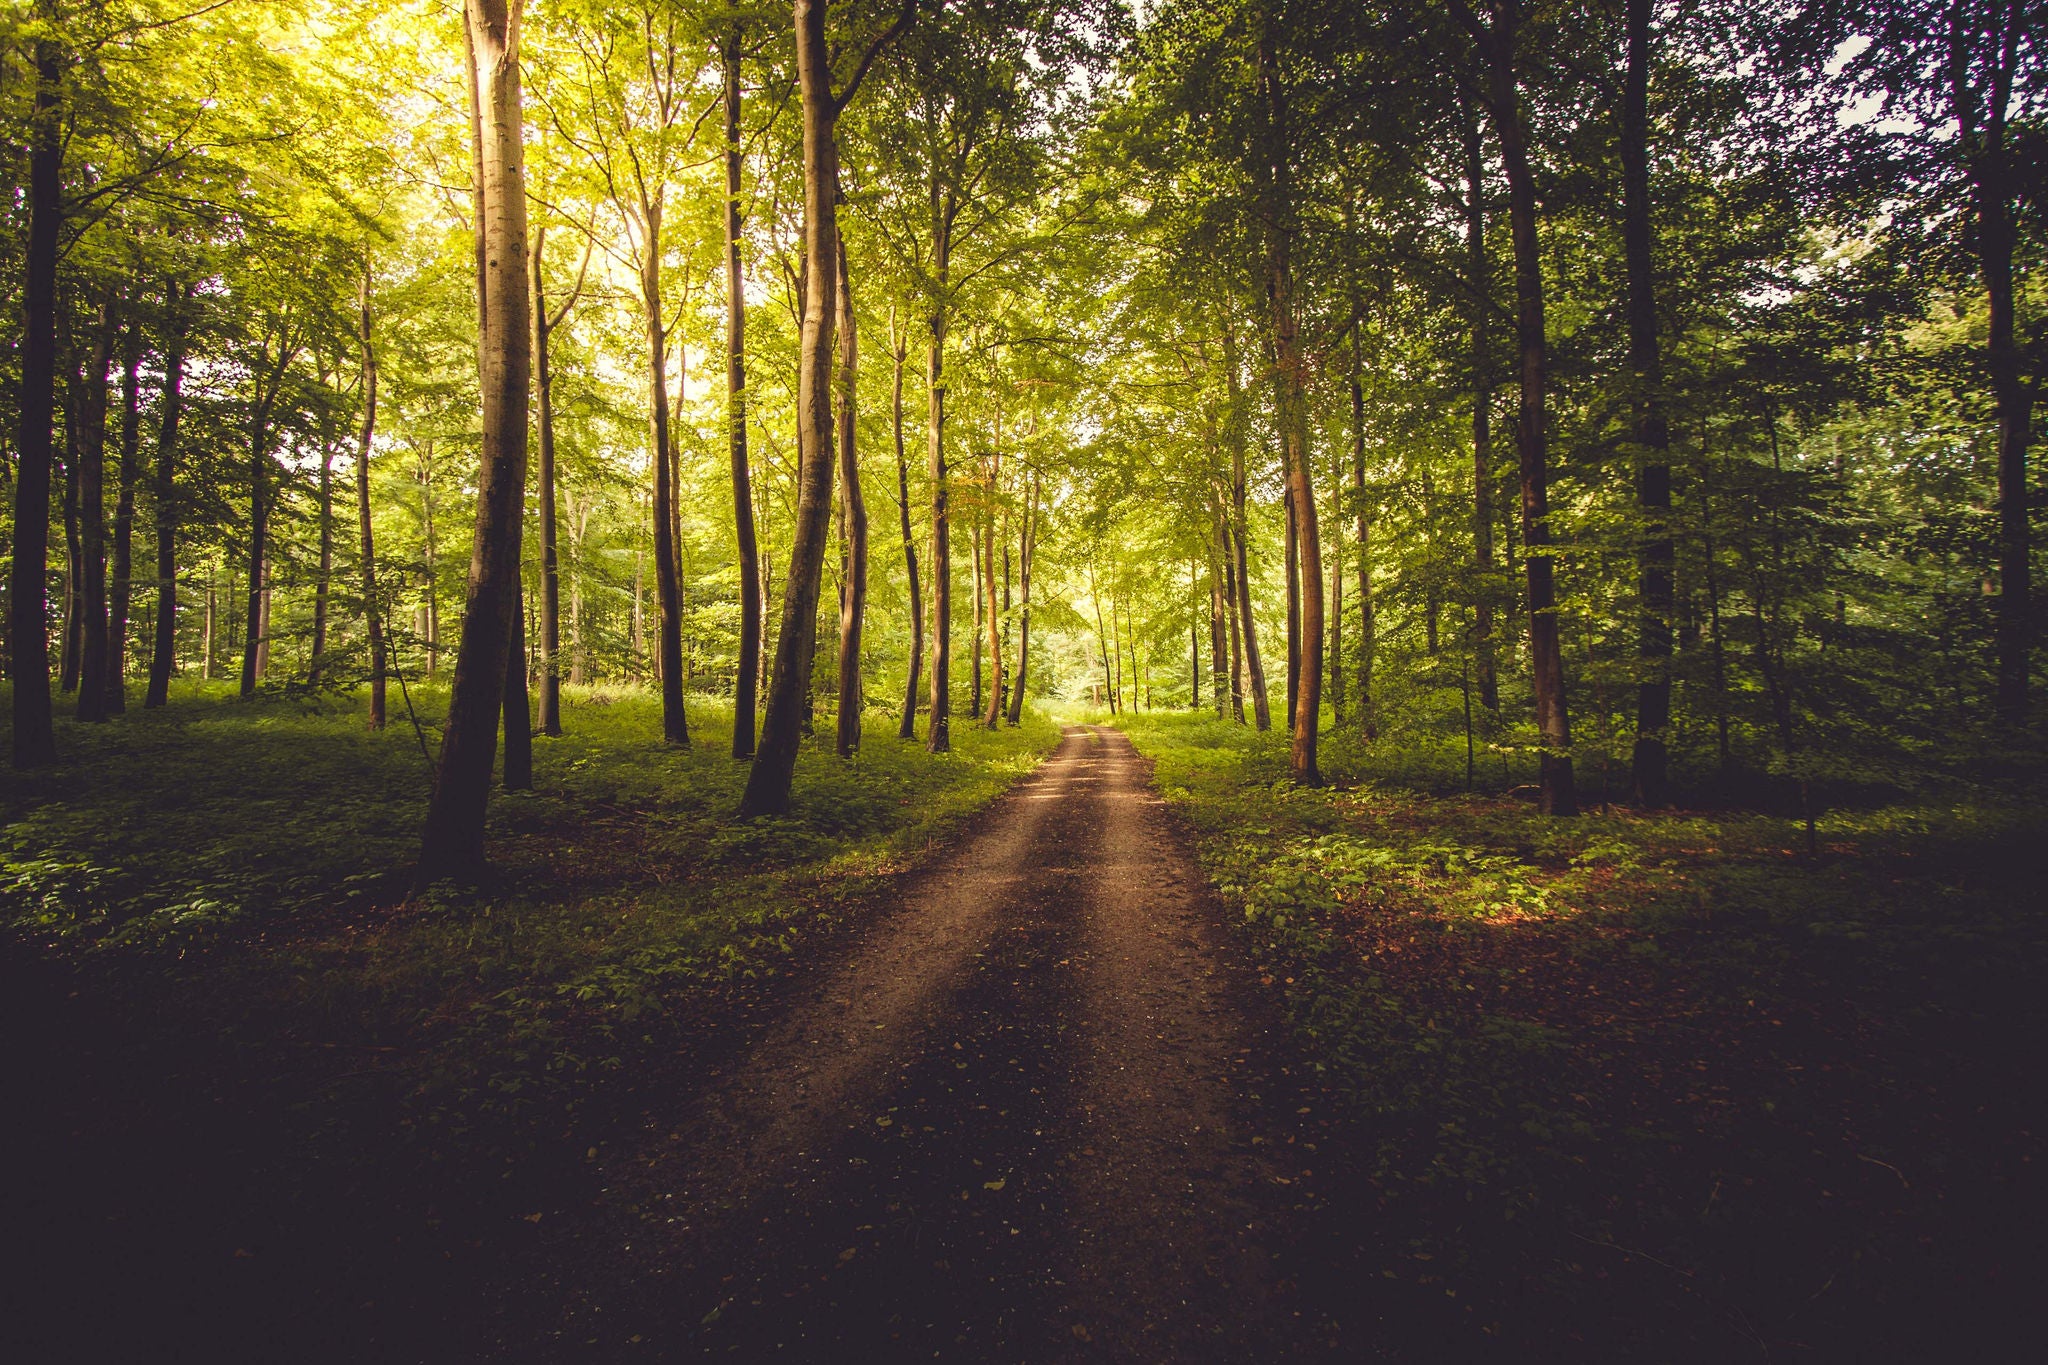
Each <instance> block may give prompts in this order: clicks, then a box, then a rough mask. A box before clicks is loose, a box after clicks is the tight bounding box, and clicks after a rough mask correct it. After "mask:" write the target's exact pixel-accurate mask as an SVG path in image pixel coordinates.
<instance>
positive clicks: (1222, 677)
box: [1209, 500, 1230, 720]
mask: <svg viewBox="0 0 2048 1365" xmlns="http://www.w3.org/2000/svg"><path fill="white" fill-rule="evenodd" d="M1209 520H1210V521H1211V523H1213V530H1212V532H1211V534H1210V536H1209V695H1210V697H1211V699H1212V700H1213V701H1214V703H1215V707H1216V719H1218V720H1222V719H1223V718H1224V717H1225V716H1226V715H1227V714H1228V708H1229V705H1230V682H1229V678H1230V647H1229V642H1228V641H1227V640H1226V639H1225V633H1226V631H1225V624H1224V620H1225V617H1226V616H1228V614H1229V612H1228V610H1227V609H1226V608H1225V607H1224V605H1223V602H1224V598H1223V565H1224V562H1225V556H1224V554H1223V519H1222V516H1221V514H1220V513H1219V512H1218V511H1217V509H1216V507H1215V506H1214V505H1213V500H1212V505H1211V507H1210V510H1209Z"/></svg>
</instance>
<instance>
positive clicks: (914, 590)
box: [889, 304, 924, 739]
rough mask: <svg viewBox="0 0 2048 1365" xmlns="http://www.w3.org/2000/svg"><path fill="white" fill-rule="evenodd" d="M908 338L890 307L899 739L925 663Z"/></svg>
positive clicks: (913, 715)
mask: <svg viewBox="0 0 2048 1365" xmlns="http://www.w3.org/2000/svg"><path fill="white" fill-rule="evenodd" d="M909 340H910V339H909V337H908V336H907V335H901V334H899V333H898V332H897V330H896V307H895V305H894V304H891V305H890V307H889V353H890V355H891V357H892V358H893V360H894V363H895V372H894V375H893V377H892V381H891V388H890V397H889V420H890V429H891V431H892V432H893V433H894V435H895V438H896V510H897V512H898V513H899V514H900V515H901V517H902V522H903V567H904V572H905V575H906V576H907V578H908V580H909V592H910V658H909V660H908V662H907V664H906V671H907V674H908V676H907V677H906V678H905V680H904V684H903V717H902V719H901V720H900V721H899V722H898V723H897V726H896V737H897V738H898V739H916V738H917V681H918V679H917V675H918V672H919V670H920V669H921V668H923V666H924V595H923V594H922V592H920V591H919V587H920V585H919V583H918V581H917V539H916V537H915V536H914V535H913V534H912V532H911V528H910V463H909V461H908V460H907V459H906V458H905V456H904V452H903V362H904V361H905V360H907V359H909V351H908V346H909Z"/></svg>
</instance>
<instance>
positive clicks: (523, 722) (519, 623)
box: [503, 596, 533, 792]
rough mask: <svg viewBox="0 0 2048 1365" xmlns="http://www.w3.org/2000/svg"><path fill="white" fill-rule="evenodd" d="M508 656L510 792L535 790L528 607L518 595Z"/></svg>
mask: <svg viewBox="0 0 2048 1365" xmlns="http://www.w3.org/2000/svg"><path fill="white" fill-rule="evenodd" d="M507 655H508V657H507V658H506V660H505V717H504V724H505V764H504V771H503V778H504V782H505V790H506V791H508V792H530V791H532V790H533V710H532V706H531V698H530V697H529V695H528V693H527V687H526V609H525V604H524V603H522V602H520V601H519V600H518V598H517V597H516V596H515V597H514V599H513V602H512V631H511V636H510V639H509V641H508V649H507Z"/></svg>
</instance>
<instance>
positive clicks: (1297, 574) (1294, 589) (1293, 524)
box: [1280, 463, 1301, 730]
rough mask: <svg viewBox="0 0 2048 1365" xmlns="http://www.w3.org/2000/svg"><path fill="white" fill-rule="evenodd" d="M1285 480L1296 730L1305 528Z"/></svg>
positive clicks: (1290, 695)
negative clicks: (1301, 527)
mask: <svg viewBox="0 0 2048 1365" xmlns="http://www.w3.org/2000/svg"><path fill="white" fill-rule="evenodd" d="M1283 468H1284V463H1283ZM1283 480H1284V486H1283V487H1282V488H1281V490H1280V506H1281V510H1282V511H1284V512H1285V513H1286V514H1287V539H1286V542H1285V556H1286V560H1287V728H1288V729H1289V730H1292V729H1293V728H1294V716H1295V711H1296V710H1297V708H1298V707H1299V705H1300V701H1301V529H1300V525H1299V523H1298V522H1297V520H1296V518H1295V513H1294V483H1293V481H1292V480H1291V479H1284V476H1283Z"/></svg>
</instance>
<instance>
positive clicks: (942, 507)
mask: <svg viewBox="0 0 2048 1365" xmlns="http://www.w3.org/2000/svg"><path fill="white" fill-rule="evenodd" d="M936 216H937V215H936V214H934V217H936ZM935 240H936V241H937V243H938V247H939V252H938V262H937V268H938V273H939V279H940V287H941V288H943V287H944V281H945V277H946V266H947V261H946V257H945V254H944V247H945V245H946V243H945V237H944V233H943V232H942V231H941V232H938V233H937V234H935ZM945 358H946V309H945V305H944V304H943V303H938V304H935V305H934V306H933V308H932V317H931V356H930V360H929V362H928V368H927V371H926V374H927V376H928V379H929V383H928V385H927V388H928V390H929V394H930V397H929V400H928V416H927V419H926V433H925V435H926V443H927V450H928V454H929V460H930V468H929V469H928V470H927V473H928V474H929V475H930V477H931V484H932V642H931V651H932V681H931V700H930V702H929V705H930V708H931V728H930V734H929V738H927V740H926V741H925V747H926V748H927V749H929V750H931V751H932V752H933V753H935V754H943V753H945V752H947V751H948V750H950V749H951V748H952V747H953V739H952V709H953V708H952V697H951V695H950V694H951V690H952V685H953V641H952V636H953V553H952V545H951V543H950V532H951V527H950V525H949V522H950V520H951V518H950V516H949V515H948V508H947V494H948V490H947V486H946V375H945Z"/></svg>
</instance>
